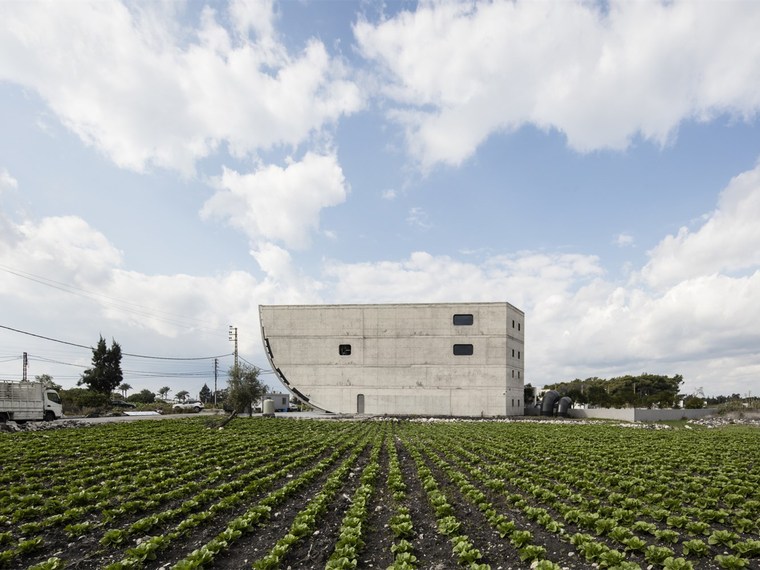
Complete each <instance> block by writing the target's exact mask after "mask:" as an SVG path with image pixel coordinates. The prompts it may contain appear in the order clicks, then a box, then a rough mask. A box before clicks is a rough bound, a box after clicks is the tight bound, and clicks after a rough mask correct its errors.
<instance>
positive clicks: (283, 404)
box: [262, 392, 290, 412]
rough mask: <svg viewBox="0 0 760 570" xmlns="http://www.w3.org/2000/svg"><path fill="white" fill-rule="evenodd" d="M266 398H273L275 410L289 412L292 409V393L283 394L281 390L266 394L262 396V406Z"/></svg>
mask: <svg viewBox="0 0 760 570" xmlns="http://www.w3.org/2000/svg"><path fill="white" fill-rule="evenodd" d="M264 400H272V403H273V404H274V411H275V412H287V411H288V410H289V409H290V394H283V393H281V392H271V393H268V394H264V397H263V398H262V408H263V401H264Z"/></svg>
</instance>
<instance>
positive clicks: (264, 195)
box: [201, 152, 348, 248]
mask: <svg viewBox="0 0 760 570" xmlns="http://www.w3.org/2000/svg"><path fill="white" fill-rule="evenodd" d="M215 185H216V187H217V188H218V190H217V193H216V194H215V195H214V196H212V197H211V198H210V199H209V200H208V201H207V202H206V204H205V205H204V206H203V209H202V211H201V215H202V216H203V217H206V218H209V217H214V218H221V219H224V220H226V221H227V223H228V224H229V225H230V226H232V227H234V228H236V229H238V230H240V231H242V232H243V233H244V234H246V235H247V236H248V237H249V239H251V240H252V241H253V242H258V241H260V240H263V241H279V242H281V243H283V244H285V245H286V246H287V247H291V248H305V247H306V246H308V244H309V241H310V237H311V234H312V233H313V232H315V231H317V230H318V228H319V213H320V211H321V210H322V208H326V207H329V206H335V205H337V204H340V203H342V202H343V201H345V199H346V195H347V193H348V188H347V183H346V180H345V178H344V176H343V171H342V170H341V168H340V165H339V164H338V161H337V158H336V157H335V156H334V155H317V154H314V153H311V152H309V153H307V154H306V156H304V158H303V159H302V160H301V161H299V162H292V163H290V164H289V165H287V166H286V167H284V168H281V167H279V166H275V165H270V166H265V167H262V168H261V169H259V170H257V171H256V172H252V173H249V174H240V173H238V172H236V171H234V170H230V169H227V168H225V169H224V172H223V174H222V176H221V177H219V178H218V179H217V180H216V182H215Z"/></svg>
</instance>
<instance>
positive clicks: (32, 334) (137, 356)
mask: <svg viewBox="0 0 760 570" xmlns="http://www.w3.org/2000/svg"><path fill="white" fill-rule="evenodd" d="M0 329H6V330H9V331H13V332H16V333H19V334H25V335H27V336H32V337H35V338H41V339H43V340H49V341H51V342H57V343H60V344H66V345H68V346H76V347H77V348H84V349H87V350H93V347H91V346H85V345H83V344H77V343H75V342H68V341H65V340H60V339H57V338H51V337H49V336H44V335H41V334H35V333H31V332H28V331H22V330H20V329H14V328H13V327H8V326H5V325H0ZM121 355H122V356H130V357H132V358H148V359H152V360H213V359H214V358H223V357H225V356H232V355H233V353H232V352H228V353H227V354H218V355H216V356H192V357H180V356H148V355H145V354H132V353H129V352H122V353H121Z"/></svg>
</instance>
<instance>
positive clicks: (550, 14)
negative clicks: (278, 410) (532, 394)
mask: <svg viewBox="0 0 760 570" xmlns="http://www.w3.org/2000/svg"><path fill="white" fill-rule="evenodd" d="M757 29H760V5H758V4H757V3H754V2H682V1H674V2H666V3H659V2H639V3H631V2H607V3H603V4H595V3H590V2H556V3H552V2H545V3H544V2H542V3H536V2H523V1H518V2H489V3H469V2H446V3H436V2H419V3H415V2H388V3H386V4H382V5H381V4H378V3H370V2H356V3H354V2H343V1H340V2H328V1H319V2H316V1H300V2H295V1H291V2H281V3H277V2H274V3H272V2H243V1H233V2H230V3H222V2H212V3H204V2H184V3H183V2H135V3H120V2H116V1H111V0H108V1H98V2H91V3H90V2H51V3H43V2H20V1H19V2H3V3H0V307H2V311H0V326H2V327H4V328H0V377H3V378H9V379H18V378H19V377H20V375H21V371H22V365H21V354H22V353H23V352H27V353H29V355H30V362H29V375H30V376H34V375H39V374H51V375H52V376H53V377H54V378H55V379H56V380H57V381H58V382H60V383H62V384H64V385H65V386H73V385H74V384H75V383H76V379H77V378H78V377H79V374H81V372H82V370H83V369H84V368H86V367H87V366H88V365H89V361H90V357H91V352H89V351H88V350H86V349H83V348H80V347H77V346H71V345H70V344H62V343H59V342H54V341H51V340H45V339H40V338H38V337H35V336H31V335H28V334H23V333H21V332H16V331H24V332H27V333H32V334H34V335H41V336H44V337H48V338H51V339H56V340H63V341H66V342H68V343H73V344H74V345H83V346H90V345H92V344H94V343H95V342H97V339H98V336H99V335H103V336H104V337H105V338H107V339H109V340H110V339H111V338H113V339H116V340H117V341H118V342H119V343H120V344H121V346H122V350H123V351H124V352H125V353H129V354H134V355H141V356H148V357H160V358H138V357H134V356H129V357H125V360H124V362H123V368H124V370H125V381H126V382H128V383H129V384H130V385H132V386H133V388H135V389H142V388H149V389H151V390H154V391H155V390H158V388H160V387H161V386H164V385H168V386H170V387H171V388H172V390H174V391H175V392H176V391H179V390H182V389H185V390H188V391H190V392H193V393H196V392H197V391H198V390H199V389H200V387H201V386H202V385H203V383H204V382H205V383H208V384H209V385H211V384H212V383H213V361H212V360H209V359H200V360H187V361H185V360H167V358H185V357H188V358H190V357H192V358H201V357H211V356H217V355H218V356H221V358H220V367H221V369H222V370H225V369H226V368H227V367H228V366H229V365H230V364H231V357H230V356H228V355H229V353H230V352H231V351H232V343H230V341H229V340H228V327H229V325H234V326H237V327H238V331H239V339H240V352H241V355H242V356H243V357H244V358H245V359H246V360H247V361H249V362H251V363H254V364H256V365H258V366H260V367H262V368H267V363H266V359H265V357H264V356H263V350H262V347H261V338H260V333H259V324H258V305H259V304H275V303H373V302H442V301H446V302H450V301H504V300H506V301H509V302H511V303H513V304H514V305H516V306H518V307H520V308H521V309H523V310H524V311H525V312H526V319H527V327H526V329H527V341H526V379H527V381H529V382H532V383H533V384H534V385H543V384H545V383H550V382H555V381H561V380H568V379H572V378H576V377H580V378H585V377H588V376H602V377H611V376H615V375H620V374H637V373H641V372H651V373H662V374H683V375H684V377H685V380H686V382H685V385H684V391H685V392H687V393H691V392H694V391H696V390H697V389H699V388H702V389H703V391H704V392H705V393H706V394H708V395H710V394H713V395H715V394H730V393H741V394H746V393H749V392H751V393H753V394H757V393H760V351H759V350H758V346H760V325H758V323H759V322H760V303H758V301H757V300H758V297H759V294H760V224H758V223H757V220H758V219H760V163H758V158H760V120H759V118H758V110H760V41H759V40H758V39H757V37H756V36H757V33H756V30H757ZM11 329H15V330H11ZM265 378H266V379H267V380H270V381H271V378H272V377H271V376H265ZM220 382H221V383H223V376H221V377H220Z"/></svg>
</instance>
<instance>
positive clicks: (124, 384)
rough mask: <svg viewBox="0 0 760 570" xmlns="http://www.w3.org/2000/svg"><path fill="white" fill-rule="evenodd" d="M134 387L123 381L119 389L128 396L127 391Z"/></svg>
mask: <svg viewBox="0 0 760 570" xmlns="http://www.w3.org/2000/svg"><path fill="white" fill-rule="evenodd" d="M131 389H132V386H130V385H129V384H127V383H126V382H123V383H122V384H120V385H119V391H121V393H122V394H123V395H124V397H125V398H126V397H127V392H129V391H130V390H131Z"/></svg>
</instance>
